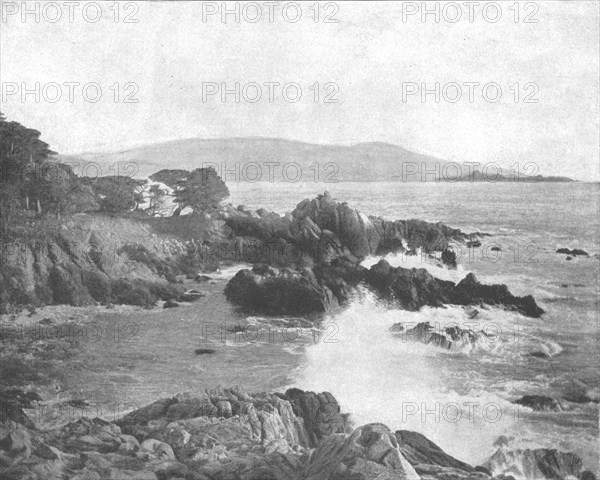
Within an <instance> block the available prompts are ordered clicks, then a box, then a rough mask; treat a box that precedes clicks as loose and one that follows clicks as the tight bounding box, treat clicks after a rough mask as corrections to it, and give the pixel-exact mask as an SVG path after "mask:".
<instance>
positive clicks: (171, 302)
mask: <svg viewBox="0 0 600 480" xmlns="http://www.w3.org/2000/svg"><path fill="white" fill-rule="evenodd" d="M178 306H179V304H178V303H177V302H176V301H175V300H167V301H166V302H165V303H164V304H163V308H176V307H178Z"/></svg>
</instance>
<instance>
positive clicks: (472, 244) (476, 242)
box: [467, 240, 481, 248]
mask: <svg viewBox="0 0 600 480" xmlns="http://www.w3.org/2000/svg"><path fill="white" fill-rule="evenodd" d="M467 247H468V248H477V247H481V242H480V241H479V240H473V241H470V242H467Z"/></svg>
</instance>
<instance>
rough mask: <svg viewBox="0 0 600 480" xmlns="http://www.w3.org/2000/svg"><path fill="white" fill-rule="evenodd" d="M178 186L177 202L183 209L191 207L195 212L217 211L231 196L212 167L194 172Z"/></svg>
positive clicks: (179, 182) (178, 183)
mask: <svg viewBox="0 0 600 480" xmlns="http://www.w3.org/2000/svg"><path fill="white" fill-rule="evenodd" d="M177 186H178V188H177V190H176V191H175V201H177V202H178V203H179V205H180V206H181V207H182V208H185V207H191V208H192V209H193V210H194V212H201V211H202V212H203V211H210V210H213V209H216V208H217V207H218V205H219V203H220V202H221V201H223V200H224V199H225V198H227V197H228V196H229V189H228V188H227V185H225V182H223V180H222V179H221V177H219V175H218V174H217V172H216V171H215V169H214V168H212V167H208V168H197V169H196V170H192V171H191V172H190V174H189V176H188V177H187V178H185V179H182V180H179V181H178V182H177Z"/></svg>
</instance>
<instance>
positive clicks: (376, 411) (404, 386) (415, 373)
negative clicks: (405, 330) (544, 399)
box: [295, 291, 515, 464]
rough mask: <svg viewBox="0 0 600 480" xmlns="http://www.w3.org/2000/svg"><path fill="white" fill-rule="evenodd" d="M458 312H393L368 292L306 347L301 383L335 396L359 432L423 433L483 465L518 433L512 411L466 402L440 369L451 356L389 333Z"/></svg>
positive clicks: (485, 399)
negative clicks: (376, 428) (375, 428)
mask: <svg viewBox="0 0 600 480" xmlns="http://www.w3.org/2000/svg"><path fill="white" fill-rule="evenodd" d="M459 311H460V309H459V308H456V309H426V310H424V311H422V312H406V311H402V310H394V309H391V310H390V309H387V308H386V307H385V306H383V305H379V304H378V302H377V301H376V300H375V298H374V296H373V295H372V294H370V293H369V292H365V291H363V292H361V295H360V298H358V299H356V300H355V301H354V302H353V303H352V304H351V305H350V306H349V308H348V309H347V310H345V311H343V312H341V313H339V314H336V315H334V316H331V317H328V318H327V319H326V322H325V325H327V323H328V322H329V323H330V324H332V325H335V328H337V331H336V333H335V335H330V336H329V338H328V341H322V342H320V343H318V344H316V345H313V346H310V347H308V348H307V362H306V366H305V367H304V368H303V369H302V370H300V372H299V373H298V379H297V381H296V382H295V383H296V385H297V386H299V387H300V388H304V389H310V390H315V391H329V392H331V393H332V394H333V395H334V396H335V397H336V398H337V399H338V401H339V402H340V404H341V406H342V410H343V411H345V412H350V413H351V418H352V420H353V421H354V422H355V424H356V425H362V424H365V423H370V422H382V423H385V424H386V425H388V426H389V427H390V428H392V429H394V430H396V429H406V430H413V431H417V432H420V433H422V434H424V435H426V436H427V437H428V438H430V439H431V440H432V441H434V442H436V443H437V444H438V445H440V446H441V447H442V448H443V449H444V450H445V451H446V452H448V453H449V454H451V455H454V456H455V457H457V458H459V459H461V460H464V461H468V462H471V463H473V464H477V463H480V462H483V461H485V460H487V458H489V456H490V455H491V454H492V453H493V451H494V449H493V442H494V440H495V439H496V438H497V437H498V436H499V435H501V434H504V433H506V432H507V431H510V429H511V428H514V425H515V423H514V420H513V418H512V416H511V415H510V408H511V407H512V404H511V403H510V402H508V401H507V400H504V399H502V398H500V397H498V396H497V395H494V394H490V393H486V392H485V391H483V389H472V390H470V391H468V393H467V394H466V395H459V394H458V393H457V392H456V391H455V390H454V389H453V385H451V382H450V381H449V380H448V378H447V374H448V372H445V371H443V370H445V368H444V369H442V368H440V365H443V364H447V365H448V367H450V370H451V369H452V362H451V361H450V362H445V361H443V360H441V359H440V357H439V356H440V355H442V356H444V355H446V356H447V355H448V353H447V352H444V351H443V350H441V349H439V348H436V347H433V346H431V345H424V344H421V343H414V342H409V341H406V342H404V341H402V340H399V339H398V338H395V337H394V336H393V335H392V334H391V333H390V331H389V329H390V327H391V326H392V325H393V324H394V323H397V322H415V323H419V322H423V321H430V322H431V321H432V320H433V321H435V316H437V317H438V319H439V320H442V319H443V318H444V315H445V314H449V315H447V317H446V318H447V319H448V320H449V321H452V320H453V319H456V318H457V317H458V312H459ZM463 316H464V312H463ZM442 358H444V357H442ZM454 373H456V372H454ZM470 402H472V403H470ZM486 406H487V407H486ZM415 408H416V409H417V413H413V411H414V410H415ZM484 408H487V409H488V410H487V411H486V412H487V413H486V415H485V416H484V415H483V413H482V410H483V409H484ZM469 409H471V410H469ZM427 412H430V413H427ZM494 414H495V415H500V417H499V418H498V420H497V421H491V419H492V417H493V415H494Z"/></svg>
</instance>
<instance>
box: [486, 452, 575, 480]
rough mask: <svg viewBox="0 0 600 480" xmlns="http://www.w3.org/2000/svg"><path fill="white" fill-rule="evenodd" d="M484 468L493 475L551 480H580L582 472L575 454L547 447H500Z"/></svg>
mask: <svg viewBox="0 0 600 480" xmlns="http://www.w3.org/2000/svg"><path fill="white" fill-rule="evenodd" d="M484 467H486V468H487V469H489V470H490V472H492V474H493V475H512V476H515V477H517V478H547V479H552V480H566V479H569V478H580V477H581V475H582V473H583V472H584V469H583V463H582V461H581V459H580V458H579V457H578V456H577V455H576V454H574V453H570V452H566V453H565V452H561V451H558V450H554V449H547V448H539V449H535V450H529V449H527V450H509V449H507V448H500V449H498V450H497V451H496V453H494V455H493V456H492V458H490V460H489V461H488V462H486V463H485V464H484Z"/></svg>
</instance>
